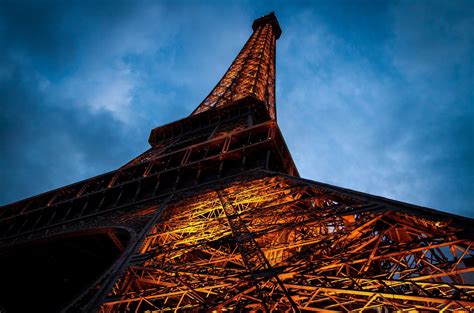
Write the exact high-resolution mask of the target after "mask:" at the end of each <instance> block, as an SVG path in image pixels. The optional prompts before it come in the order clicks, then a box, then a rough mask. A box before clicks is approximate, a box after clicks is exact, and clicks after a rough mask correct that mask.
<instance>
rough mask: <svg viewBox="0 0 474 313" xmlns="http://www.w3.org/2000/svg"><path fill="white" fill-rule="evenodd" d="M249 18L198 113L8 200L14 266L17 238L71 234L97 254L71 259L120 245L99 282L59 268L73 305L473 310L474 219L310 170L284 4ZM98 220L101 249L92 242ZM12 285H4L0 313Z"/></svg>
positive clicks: (4, 244) (27, 241)
mask: <svg viewBox="0 0 474 313" xmlns="http://www.w3.org/2000/svg"><path fill="white" fill-rule="evenodd" d="M253 30H254V32H253V34H252V36H251V37H250V39H249V41H248V42H247V43H246V45H245V46H244V48H243V49H242V51H241V52H240V53H239V55H238V56H237V58H236V60H235V61H234V63H233V64H232V65H231V67H230V69H229V70H228V72H227V73H226V74H225V75H224V77H223V78H222V80H221V81H220V82H219V83H218V85H217V86H216V88H215V89H214V90H213V91H212V92H211V93H210V95H209V96H208V97H207V98H206V99H205V100H204V101H203V103H201V104H200V105H199V106H198V108H197V109H196V110H195V111H194V112H193V114H192V115H191V116H189V117H187V118H185V119H182V120H179V121H176V122H174V123H171V124H168V125H165V126H162V127H158V128H155V129H153V130H152V132H151V134H150V138H149V142H150V145H151V148H150V150H148V151H146V152H145V153H143V154H142V155H140V156H138V157H137V158H135V159H133V160H132V161H130V162H129V163H127V164H126V165H124V166H123V167H122V168H120V169H118V170H116V171H113V172H110V173H106V174H103V175H100V176H97V177H94V178H91V179H88V180H85V181H82V182H79V183H76V184H73V185H70V186H66V187H63V188H60V189H57V190H53V191H50V192H47V193H44V194H41V195H38V196H36V197H33V198H30V199H26V200H23V201H20V202H17V203H13V204H11V205H8V206H5V207H3V208H2V209H1V210H0V234H1V237H0V248H1V249H0V261H2V260H6V261H8V264H11V265H10V267H9V268H8V269H6V270H5V271H9V272H14V273H15V274H14V275H6V277H10V278H9V279H11V280H20V281H21V279H20V277H23V276H24V277H26V278H27V279H28V280H30V281H34V279H35V276H34V273H35V271H33V272H32V273H30V272H29V273H28V275H27V276H26V275H23V276H21V271H22V269H21V268H15V261H16V259H15V255H16V254H17V253H18V251H20V250H21V249H20V248H19V247H23V246H24V245H33V246H35V245H36V246H37V247H40V248H41V249H37V250H40V251H43V247H44V245H45V242H46V243H48V242H53V241H54V242H59V241H58V240H57V238H61V240H63V241H61V242H60V243H61V244H55V246H54V251H57V249H59V251H60V252H61V251H63V250H61V249H62V246H63V245H66V244H67V243H68V242H69V244H71V241H68V240H69V239H68V238H69V237H70V236H72V237H73V238H79V239H76V246H78V247H79V249H78V250H80V251H83V250H85V252H84V253H82V252H78V253H79V254H78V255H76V254H74V255H73V258H70V259H75V258H76V257H78V258H88V257H89V256H90V255H94V256H97V254H98V252H97V251H98V250H99V248H100V247H102V246H104V247H107V249H108V250H107V251H108V252H107V253H108V254H110V255H113V257H109V258H106V259H107V261H104V262H102V263H101V266H100V267H99V269H98V270H97V273H98V274H97V275H95V276H94V277H92V278H90V279H88V280H86V279H83V280H81V279H79V278H77V277H75V276H71V277H72V278H69V276H67V277H65V276H64V275H63V274H62V273H52V275H53V276H54V277H55V278H56V280H54V281H61V280H62V279H66V278H68V279H69V280H72V284H73V285H75V288H71V290H73V291H74V293H72V291H71V294H72V295H73V296H68V295H67V294H65V295H64V299H63V302H64V304H63V305H61V306H60V307H61V309H62V310H63V311H70V312H77V311H82V312H90V311H93V310H98V311H100V312H132V311H133V312H142V311H150V312H165V311H183V310H184V311H196V312H198V311H294V312H297V311H323V312H331V311H333V312H339V311H374V310H375V309H377V310H379V312H382V311H384V310H385V311H410V310H411V311H413V310H418V311H472V310H474V285H473V278H474V273H473V272H474V262H473V260H474V259H473V243H472V238H473V236H472V225H473V222H472V220H471V219H468V218H463V217H459V216H455V215H450V214H446V213H442V212H439V211H435V210H432V209H428V208H423V207H418V206H414V205H410V204H406V203H401V202H398V201H393V200H389V199H385V198H381V197H377V196H372V195H368V194H364V193H359V192H356V191H352V190H347V189H343V188H340V187H335V186H330V185H326V184H322V183H318V182H314V181H309V180H305V179H302V178H299V175H298V172H297V169H296V167H295V165H294V163H293V160H292V158H291V155H290V153H289V151H288V149H287V147H286V144H285V142H284V140H283V137H282V135H281V132H280V130H279V127H278V124H277V123H276V120H275V111H274V110H275V100H274V79H275V76H274V75H275V70H274V66H275V62H274V60H275V42H276V39H277V38H278V37H279V36H280V33H281V30H280V28H279V26H278V22H277V21H276V18H275V16H274V15H273V14H270V15H267V16H265V17H263V18H260V19H258V20H256V21H255V22H254V25H253ZM91 231H93V233H94V234H95V233H100V236H101V237H100V238H102V239H101V240H102V243H101V245H102V246H99V248H97V247H95V248H94V249H87V246H86V244H87V245H91V244H92V243H91V240H90V239H87V238H86V239H80V238H82V237H80V236H83V235H81V234H83V233H84V232H91ZM71 234H73V235H74V236H73V235H71ZM77 234H79V235H77ZM127 234H128V235H127ZM105 235H107V236H108V238H109V243H107V242H106V241H105V239H104V238H103V237H104V236H105ZM53 238H56V239H54V240H53ZM88 238H89V237H88ZM93 238H95V237H93ZM98 238H99V237H98ZM81 240H82V241H81ZM37 242H40V243H37ZM77 242H78V243H77ZM51 250H52V249H51V248H50V250H48V251H51ZM67 251H69V250H67ZM68 253H72V252H68ZM104 254H105V252H104ZM115 255H119V256H115ZM2 256H3V259H2ZM98 256H99V257H100V256H101V255H100V253H99V255H98ZM106 262H108V263H106ZM106 265H107V266H106ZM104 267H106V268H107V270H103V268H104ZM68 270H70V271H79V273H80V272H81V271H84V269H80V268H72V269H68ZM87 270H89V269H87ZM15 271H17V272H15ZM58 272H59V271H58ZM17 273H19V274H17ZM1 274H2V273H0V275H1ZM0 277H1V276H0ZM26 278H25V279H26ZM3 285H4V286H9V282H7V283H3ZM0 288H1V287H0ZM49 288H53V287H52V286H49ZM43 289H44V291H43ZM48 290H50V289H48V288H47V287H43V288H37V289H36V290H35V292H37V293H40V294H41V296H44V297H47V296H48V295H49V293H48ZM15 295H16V293H15V292H14V291H12V290H11V288H8V287H5V289H4V290H3V289H2V290H0V309H1V308H2V305H3V306H5V307H6V308H7V309H11V308H15V307H16V306H18V305H21V304H19V303H18V302H14V301H13V300H11V299H13V298H14V297H15ZM67 296H68V297H67ZM2 297H4V298H3V299H2ZM51 301H57V300H56V299H54V297H52V298H51ZM41 308H43V309H45V308H47V309H49V310H50V311H53V309H54V310H55V309H57V308H56V307H51V306H47V305H46V304H45V305H44V307H41ZM7 311H8V310H7ZM12 311H13V310H12Z"/></svg>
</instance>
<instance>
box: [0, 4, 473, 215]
mask: <svg viewBox="0 0 474 313" xmlns="http://www.w3.org/2000/svg"><path fill="white" fill-rule="evenodd" d="M270 11H275V13H276V15H277V17H278V19H279V22H280V25H281V27H282V30H283V34H282V36H281V38H280V39H279V40H278V42H277V112H278V123H279V125H280V127H281V129H282V132H283V135H284V136H285V139H286V142H287V144H288V146H289V148H290V151H291V153H292V155H293V158H294V160H295V162H296V165H297V167H298V169H299V171H300V174H301V176H302V177H304V178H309V179H312V180H316V181H321V182H325V183H329V184H334V185H338V186H341V187H345V188H350V189H355V190H359V191H363V192H368V193H372V194H375V195H380V196H384V197H388V198H393V199H397V200H400V201H405V202H410V203H413V204H418V205H422V206H427V207H431V208H434V209H438V210H442V211H446V212H451V213H455V214H460V215H465V216H470V217H474V209H473V205H472V203H473V202H474V31H473V30H474V1H472V0H471V1H457V0H451V1H441V2H440V1H292V2H290V1H233V2H230V1H219V2H217V1H216V2H213V1H133V2H132V1H125V2H122V1H56V2H50V1H31V2H28V1H7V0H0V138H1V146H0V149H1V150H0V151H1V153H0V170H1V173H0V176H1V181H0V188H1V192H0V203H1V204H6V203H9V202H13V201H16V200H20V199H22V198H25V197H28V196H32V195H34V194H37V193H40V192H44V191H48V190H50V189H53V188H57V187H61V186H63V185H66V184H70V183H73V182H76V181H79V180H82V179H86V178H89V177H91V176H95V175H98V174H101V173H103V172H107V171H110V170H113V169H115V168H118V167H120V166H121V165H123V164H124V163H126V162H127V161H129V160H130V159H132V158H133V157H134V156H136V155H138V154H140V153H142V152H143V151H144V150H146V149H148V144H147V139H148V135H149V132H150V130H151V129H152V128H154V127H157V126H160V125H163V124H165V123H169V122H172V121H174V120H177V119H180V118H183V117H185V116H187V115H189V114H190V113H191V112H192V111H193V109H194V108H195V107H196V106H197V105H198V104H199V103H200V102H201V101H202V100H203V99H204V97H205V96H206V95H207V94H208V93H209V91H210V90H211V89H212V88H213V87H214V85H215V84H216V83H217V82H218V80H219V79H220V78H221V76H222V75H223V74H224V72H225V71H226V69H227V67H228V66H229V65H230V64H231V62H232V60H233V59H234V58H235V56H236V55H237V53H238V52H239V50H240V49H241V48H242V46H243V45H244V43H245V41H246V40H247V38H248V37H249V36H250V34H251V31H252V30H251V24H252V21H253V20H254V19H255V18H257V17H260V16H262V15H264V14H266V13H268V12H270Z"/></svg>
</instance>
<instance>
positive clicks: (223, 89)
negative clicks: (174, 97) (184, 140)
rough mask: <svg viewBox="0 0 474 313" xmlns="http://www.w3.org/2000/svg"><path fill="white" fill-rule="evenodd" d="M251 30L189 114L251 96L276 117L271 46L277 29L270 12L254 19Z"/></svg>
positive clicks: (274, 42) (273, 47)
mask: <svg viewBox="0 0 474 313" xmlns="http://www.w3.org/2000/svg"><path fill="white" fill-rule="evenodd" d="M252 29H253V33H252V35H251V36H250V38H249V39H248V40H247V42H246V43H245V45H244V47H243V48H242V50H241V51H240V52H239V54H238V55H237V57H236V58H235V60H234V62H232V64H231V65H230V67H229V69H228V70H227V72H226V73H225V74H224V76H223V77H222V78H221V80H220V81H219V82H218V83H217V85H216V86H215V87H214V89H212V91H211V92H210V93H209V95H208V96H207V97H206V98H205V99H204V100H203V101H202V102H201V104H199V105H198V107H197V108H196V109H195V110H194V112H193V113H192V115H194V114H199V113H202V112H204V111H207V110H211V109H215V108H218V107H222V106H227V105H230V104H233V103H236V102H237V101H239V100H241V99H244V98H253V99H255V100H257V101H259V102H261V103H263V104H264V105H265V106H266V109H267V112H268V114H269V116H270V117H271V119H276V109H275V46H276V40H277V39H278V38H279V37H280V35H281V28H280V25H279V23H278V20H277V18H276V16H275V13H274V12H271V13H270V14H267V15H265V16H262V17H260V18H258V19H256V20H255V21H254V22H253V24H252Z"/></svg>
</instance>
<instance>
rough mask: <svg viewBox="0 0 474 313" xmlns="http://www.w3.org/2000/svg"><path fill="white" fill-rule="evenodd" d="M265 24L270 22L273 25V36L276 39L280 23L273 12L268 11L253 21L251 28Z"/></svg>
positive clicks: (254, 29) (254, 28)
mask: <svg viewBox="0 0 474 313" xmlns="http://www.w3.org/2000/svg"><path fill="white" fill-rule="evenodd" d="M265 24H271V25H272V27H273V33H274V34H275V38H276V39H278V38H280V36H281V28H280V23H278V19H277V18H276V16H275V12H273V11H272V12H270V13H268V14H267V15H264V16H262V17H260V18H258V19H256V20H255V21H253V24H252V29H253V31H256V30H257V29H258V28H259V27H260V26H263V25H265Z"/></svg>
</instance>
